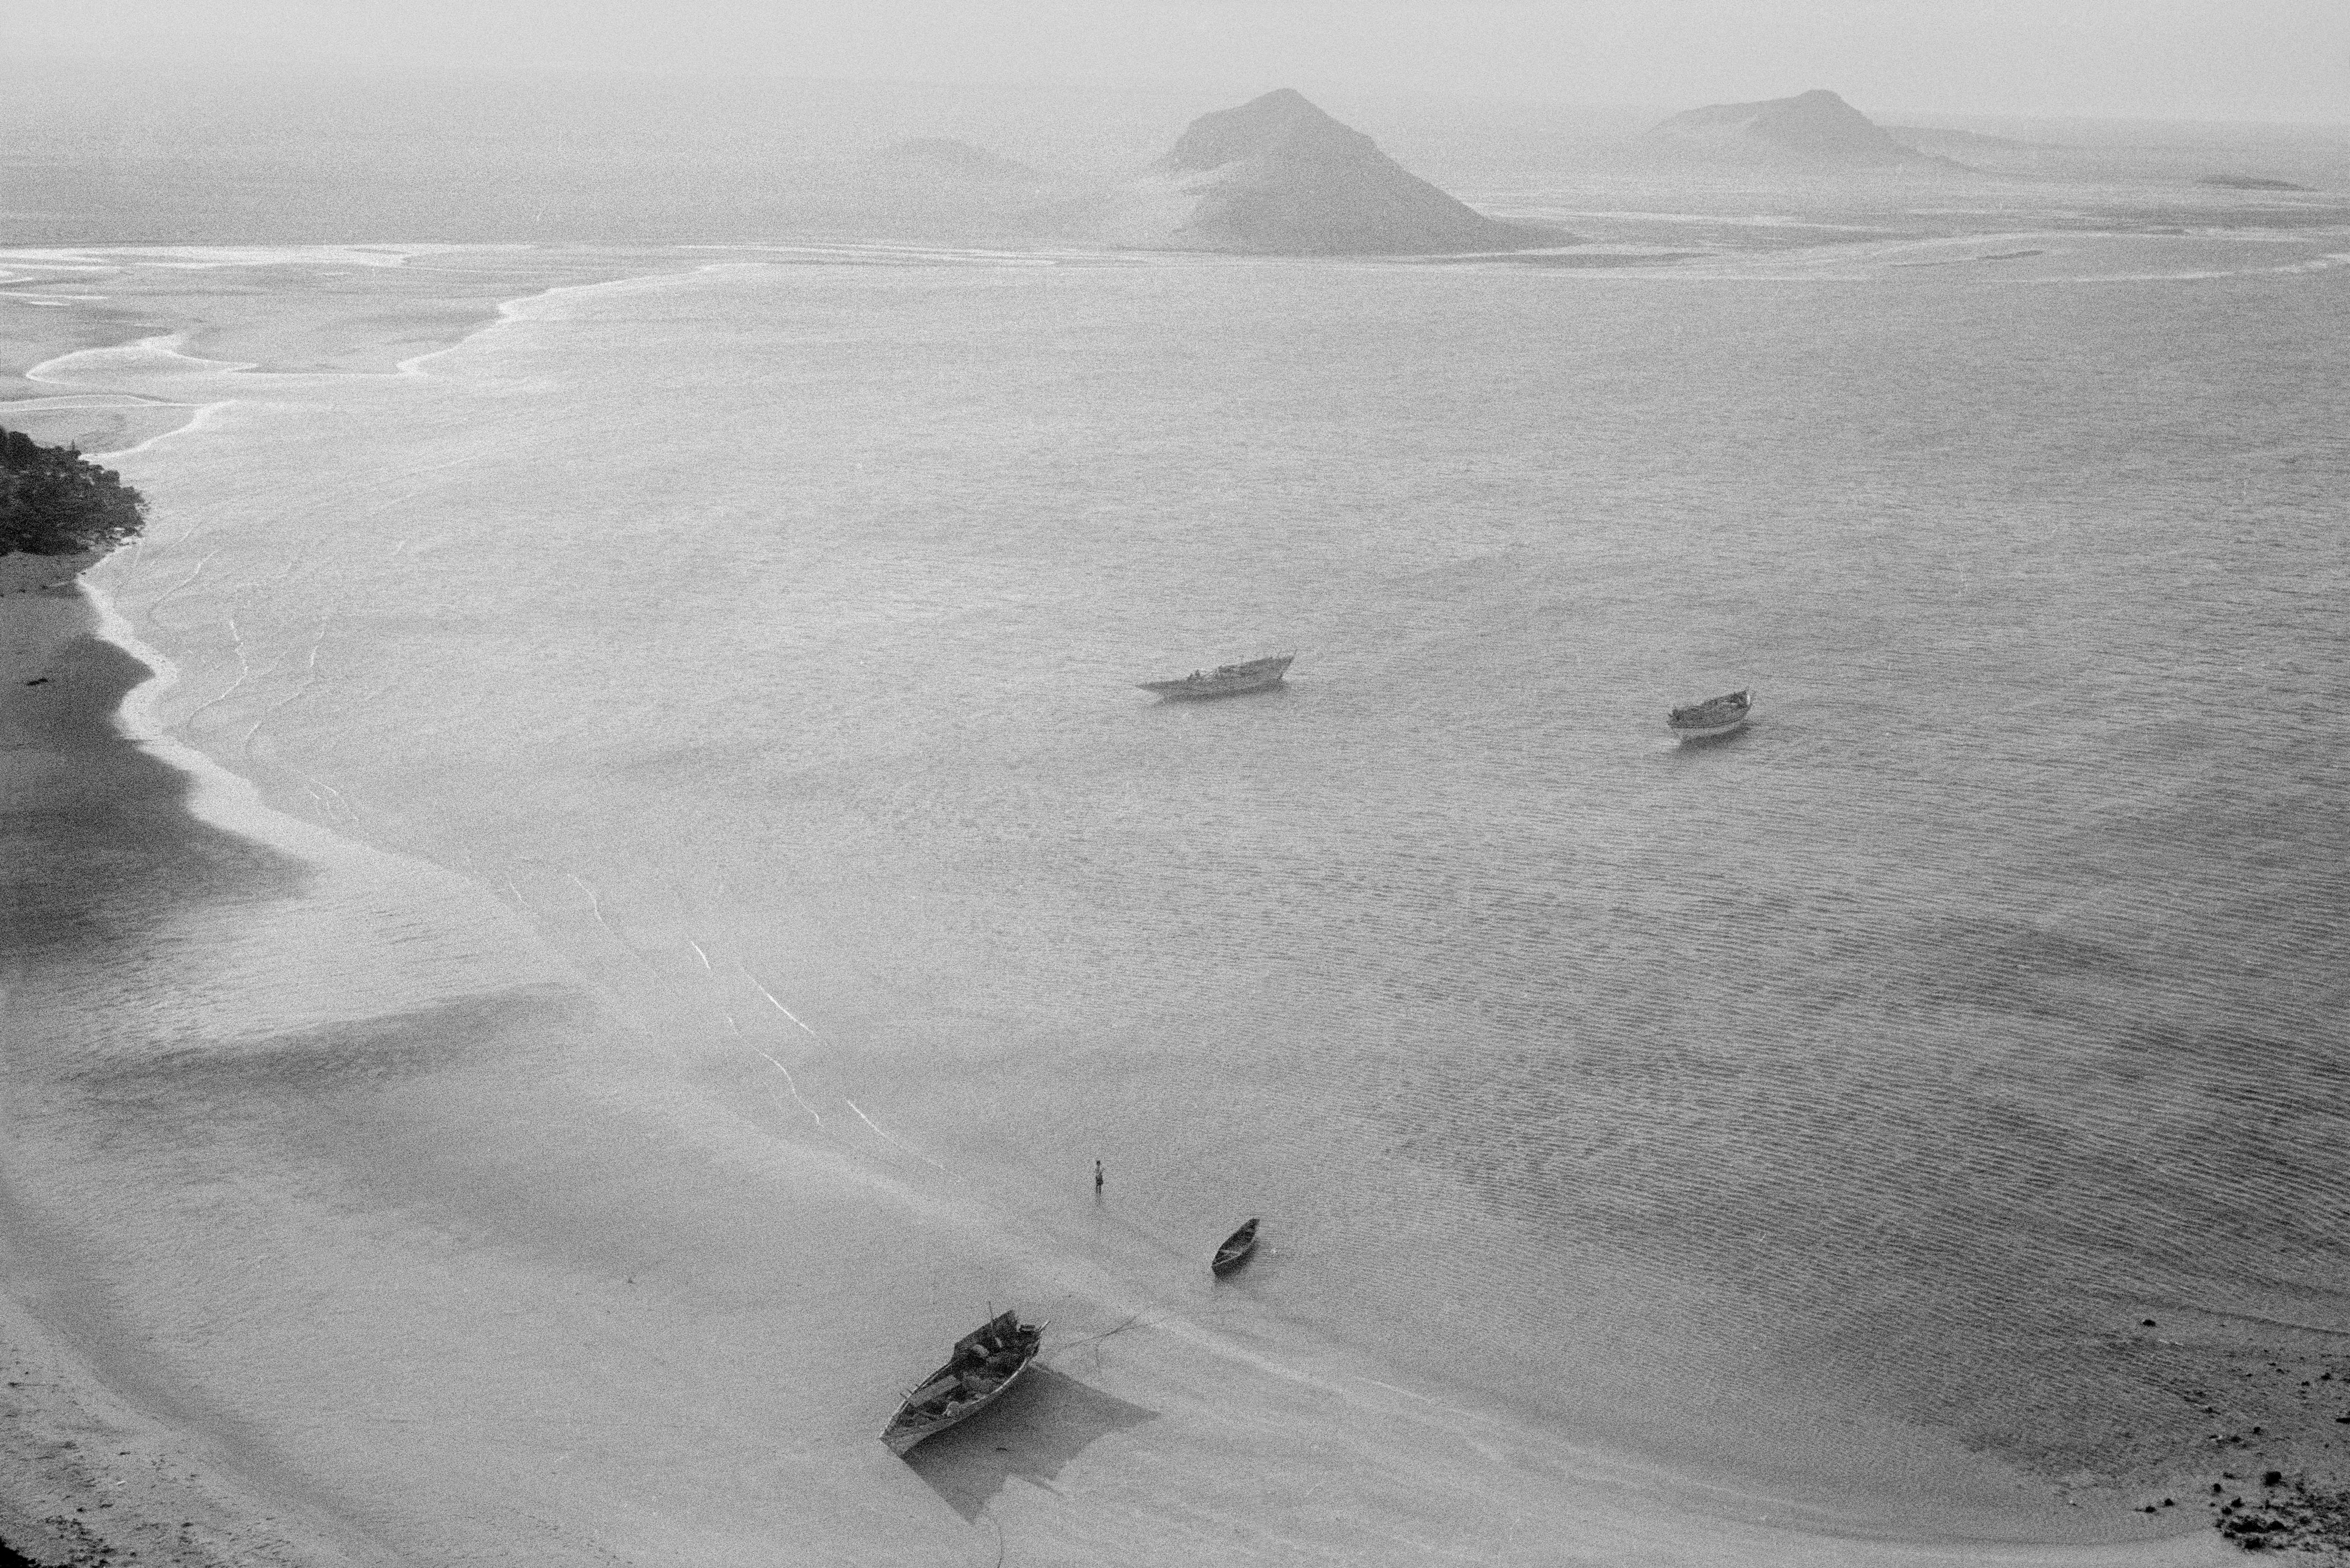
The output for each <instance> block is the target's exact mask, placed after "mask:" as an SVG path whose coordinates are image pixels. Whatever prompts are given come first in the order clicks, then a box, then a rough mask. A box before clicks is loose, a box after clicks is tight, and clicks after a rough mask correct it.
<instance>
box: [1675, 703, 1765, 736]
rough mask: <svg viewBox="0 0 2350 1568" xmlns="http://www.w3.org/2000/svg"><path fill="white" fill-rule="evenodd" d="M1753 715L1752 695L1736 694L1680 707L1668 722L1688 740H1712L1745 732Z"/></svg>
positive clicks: (1677, 732)
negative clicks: (1732, 733) (1737, 732)
mask: <svg viewBox="0 0 2350 1568" xmlns="http://www.w3.org/2000/svg"><path fill="white" fill-rule="evenodd" d="M1753 713H1754V700H1753V698H1752V694H1751V693H1749V692H1746V691H1732V692H1731V693H1730V694H1729V695H1728V696H1726V697H1709V698H1707V699H1706V700H1705V701H1702V702H1692V703H1690V705H1689V706H1688V707H1686V708H1676V709H1674V710H1673V711H1671V712H1669V713H1668V714H1666V715H1665V723H1666V724H1667V725H1668V726H1669V727H1670V729H1671V730H1672V732H1673V733H1674V734H1675V735H1677V736H1679V738H1680V739H1682V740H1684V741H1710V740H1712V739H1713V738H1714V737H1715V736H1717V735H1727V734H1729V733H1731V732H1733V731H1736V730H1742V729H1744V728H1745V727H1746V721H1747V720H1748V719H1750V718H1752V716H1753Z"/></svg>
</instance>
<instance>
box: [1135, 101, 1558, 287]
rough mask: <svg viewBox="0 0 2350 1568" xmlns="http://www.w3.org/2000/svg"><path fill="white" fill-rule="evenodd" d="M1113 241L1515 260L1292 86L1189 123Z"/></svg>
mask: <svg viewBox="0 0 2350 1568" xmlns="http://www.w3.org/2000/svg"><path fill="white" fill-rule="evenodd" d="M1111 227H1112V229H1113V230H1114V231H1116V233H1115V236H1114V237H1116V238H1117V239H1118V242H1119V243H1123V244H1135V245H1145V246H1150V247H1153V248H1160V247H1164V248H1174V249H1181V250H1211V251H1242V252H1253V253H1257V254H1281V255H1340V254H1358V255H1360V254H1391V255H1394V254H1444V253H1450V252H1468V251H1499V250H1522V249H1525V248H1527V247H1529V246H1534V245H1542V244H1560V243H1562V242H1563V241H1564V239H1565V236H1563V235H1558V234H1550V233H1547V232H1544V231H1540V230H1535V229H1530V228H1522V227H1519V226H1517V225H1514V224H1510V223H1500V222H1497V221H1496V220H1494V219H1492V218H1489V217H1487V216H1485V215H1484V214H1483V213H1480V212H1478V211H1477V210H1476V209H1475V208H1473V207H1471V206H1469V205H1467V204H1466V203H1464V202H1459V201H1456V200H1454V199H1453V198H1452V197H1451V196H1448V195H1446V194H1445V193H1444V192H1441V191H1440V190H1438V189H1437V188H1436V187H1435V186H1433V185H1431V184H1430V183H1429V182H1427V181H1425V180H1422V179H1420V178H1419V176H1418V175H1416V174H1413V173H1412V172H1410V171H1409V170H1407V169H1405V168H1404V167H1403V166H1402V165H1401V164H1399V163H1398V162H1396V161H1395V160H1394V159H1392V158H1389V157H1388V155H1387V154H1386V153H1384V152H1382V151H1379V149H1378V144H1377V143H1375V142H1374V141H1372V140H1371V139H1370V138H1369V137H1367V136H1366V135H1364V134H1363V133H1362V132H1361V131H1359V130H1353V129H1352V128H1350V127H1348V126H1346V125H1342V124H1340V123H1339V122H1338V121H1337V120H1336V119H1332V118H1331V117H1330V116H1329V115H1327V114H1325V113H1324V112H1323V111H1322V110H1321V109H1318V108H1316V107H1315V105H1314V104H1313V103H1312V102H1311V101H1309V100H1308V99H1306V97H1305V94H1303V93H1301V92H1299V91H1297V90H1296V89H1295V88H1280V89H1278V90H1276V91H1274V92H1269V93H1266V94H1264V95H1263V97H1260V98H1253V99H1250V100H1249V101H1248V102H1246V103H1244V104H1241V105H1239V106H1238V107H1236V108H1232V109H1218V110H1216V111H1215V112H1214V113H1211V114H1203V115H1201V117H1200V118H1199V119H1195V120H1193V121H1192V122H1191V126H1190V127H1189V128H1188V129H1186V130H1184V132H1183V134H1182V135H1181V136H1180V137H1179V138H1178V139H1177V140H1176V142H1175V145H1174V146H1173V147H1172V148H1170V149H1169V150H1168V152H1167V155H1166V156H1165V157H1163V158H1161V159H1160V160H1159V161H1158V162H1157V163H1156V164H1155V165H1153V166H1152V172H1151V173H1150V175H1149V176H1148V177H1147V178H1145V179H1144V180H1141V181H1139V182H1136V183H1135V184H1134V185H1133V186H1131V187H1129V188H1128V191H1127V192H1126V194H1125V197H1124V198H1123V200H1122V202H1121V203H1120V211H1119V212H1118V214H1117V215H1115V216H1114V217H1113V218H1112V220H1111Z"/></svg>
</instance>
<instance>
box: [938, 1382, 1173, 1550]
mask: <svg viewBox="0 0 2350 1568" xmlns="http://www.w3.org/2000/svg"><path fill="white" fill-rule="evenodd" d="M1157 1419H1159V1412H1158V1411H1156V1410H1150V1409H1146V1408H1144V1407H1142V1406H1140V1405H1132V1404H1128V1402H1127V1401H1126V1400H1123V1399H1120V1398H1118V1397H1116V1396H1115V1395H1110V1394H1105V1393H1103V1392H1102V1391H1101V1390H1100V1389H1098V1388H1095V1387H1091V1386H1087V1385H1086V1384H1083V1383H1080V1382H1078V1381H1077V1380H1076V1378H1074V1377H1071V1376H1068V1375H1067V1374H1066V1373H1063V1372H1056V1371H1055V1370H1054V1369H1053V1368H1052V1367H1049V1366H1042V1365H1039V1366H1033V1367H1031V1368H1030V1369H1029V1371H1028V1375H1027V1376H1025V1377H1023V1378H1022V1379H1021V1380H1020V1386H1019V1387H1017V1388H1014V1389H1013V1390H1012V1391H1011V1392H1010V1393H1008V1394H1007V1395H1005V1396H1004V1397H1003V1401H1002V1402H1001V1403H999V1404H998V1405H996V1406H995V1407H993V1409H990V1410H987V1411H984V1412H983V1413H982V1414H981V1415H979V1416H978V1417H974V1418H973V1419H972V1420H969V1421H966V1422H964V1423H963V1424H962V1426H959V1427H953V1428H949V1429H948V1430H946V1431H943V1432H941V1433H940V1434H939V1435H938V1436H937V1437H935V1438H929V1439H927V1440H926V1441H924V1442H923V1443H922V1444H921V1445H920V1447H919V1448H916V1449H912V1450H911V1451H910V1452H909V1453H908V1454H907V1455H906V1459H905V1462H906V1464H907V1466H908V1467H909V1468H910V1469H912V1470H913V1472H914V1473H915V1474H916V1475H918V1476H920V1477H921V1478H922V1481H923V1484H924V1485H926V1486H928V1487H929V1488H930V1489H931V1490H932V1491H934V1492H936V1493H938V1494H939V1496H940V1497H941V1498H943V1499H944V1500H945V1501H946V1504H947V1506H948V1507H949V1508H951V1509H953V1510H954V1511H956V1512H957V1513H959V1514H961V1515H962V1517H963V1519H964V1521H966V1522H970V1523H975V1522H977V1521H978V1519H979V1514H980V1511H981V1510H982V1509H983V1508H985V1507H986V1506H987V1505H988V1503H989V1502H991V1501H993V1500H994V1497H995V1494H996V1493H997V1492H1000V1491H1002V1490H1003V1483H1004V1482H1005V1481H1006V1480H1010V1479H1011V1478H1012V1477H1014V1476H1018V1477H1019V1478H1020V1479H1021V1480H1025V1481H1030V1482H1033V1483H1035V1485H1037V1486H1040V1487H1043V1488H1045V1490H1047V1491H1050V1490H1053V1480H1054V1478H1055V1476H1057V1475H1059V1474H1060V1473H1061V1467H1062V1466H1064V1465H1066V1464H1067V1463H1068V1462H1069V1461H1070V1460H1071V1459H1076V1457H1077V1456H1078V1455H1079V1454H1081V1453H1083V1452H1084V1451H1085V1450H1086V1449H1087V1448H1088V1447H1089V1446H1091V1445H1092V1443H1093V1442H1094V1440H1095V1439H1096V1438H1105V1437H1107V1436H1108V1435H1109V1434H1110V1433H1112V1432H1120V1431H1124V1430H1125V1429H1126V1428H1128V1427H1139V1426H1140V1425H1142V1423H1144V1422H1145V1421H1155V1420H1157Z"/></svg>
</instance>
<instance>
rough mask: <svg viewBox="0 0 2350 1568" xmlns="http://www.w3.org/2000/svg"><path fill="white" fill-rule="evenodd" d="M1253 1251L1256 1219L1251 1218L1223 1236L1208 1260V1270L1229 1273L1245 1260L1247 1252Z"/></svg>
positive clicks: (1247, 1255)
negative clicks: (1222, 1240) (1220, 1244)
mask: <svg viewBox="0 0 2350 1568" xmlns="http://www.w3.org/2000/svg"><path fill="white" fill-rule="evenodd" d="M1254 1251H1256V1221H1255V1220H1250V1221H1249V1222H1248V1223H1247V1224H1245V1225H1243V1226H1242V1227H1241V1228H1240V1229H1239V1230H1237V1231H1233V1232H1232V1234H1231V1235H1229V1236H1227V1237H1225V1238H1224V1244H1223V1245H1222V1246H1221V1247H1219V1248H1217V1249H1216V1255H1215V1256H1214V1257H1212V1258H1211V1259H1209V1260H1208V1272H1210V1273H1212V1274H1229V1273H1231V1272H1232V1271H1233V1270H1234V1269H1237V1268H1239V1267H1240V1266H1241V1265H1242V1264H1243V1263H1245V1262H1248V1261H1249V1254H1251V1253H1252V1252H1254Z"/></svg>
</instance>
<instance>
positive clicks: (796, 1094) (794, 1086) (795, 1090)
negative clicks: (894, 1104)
mask: <svg viewBox="0 0 2350 1568" xmlns="http://www.w3.org/2000/svg"><path fill="white" fill-rule="evenodd" d="M751 1049H752V1050H754V1051H759V1048H758V1047H757V1046H756V1045H754V1046H752V1047H751ZM759 1054H760V1055H762V1056H767V1054H766V1053H765V1052H764V1051H759ZM767 1060H768V1061H770V1062H775V1058H774V1057H773V1056H767ZM775 1071H776V1072H778V1073H781V1074H782V1075H784V1082H785V1083H786V1084H788V1085H791V1091H792V1098H794V1099H795V1100H798V1101H799V1102H800V1109H802V1110H804V1111H806V1113H807V1114H808V1115H810V1116H816V1107H815V1106H812V1105H809V1104H808V1103H807V1101H806V1099H804V1098H802V1097H801V1095H800V1086H799V1083H798V1081H797V1080H796V1079H795V1078H794V1077H793V1076H792V1070H791V1069H790V1068H789V1067H786V1066H785V1065H784V1064H782V1063H781V1062H775ZM860 1114H862V1113H860ZM823 1125H824V1118H823V1117H822V1116H816V1126H818V1127H822V1126H823ZM873 1130H874V1131H876V1132H880V1131H881V1129H880V1128H879V1127H875V1128H874V1129H873ZM882 1136H883V1137H888V1136H889V1135H888V1134H887V1133H882Z"/></svg>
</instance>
